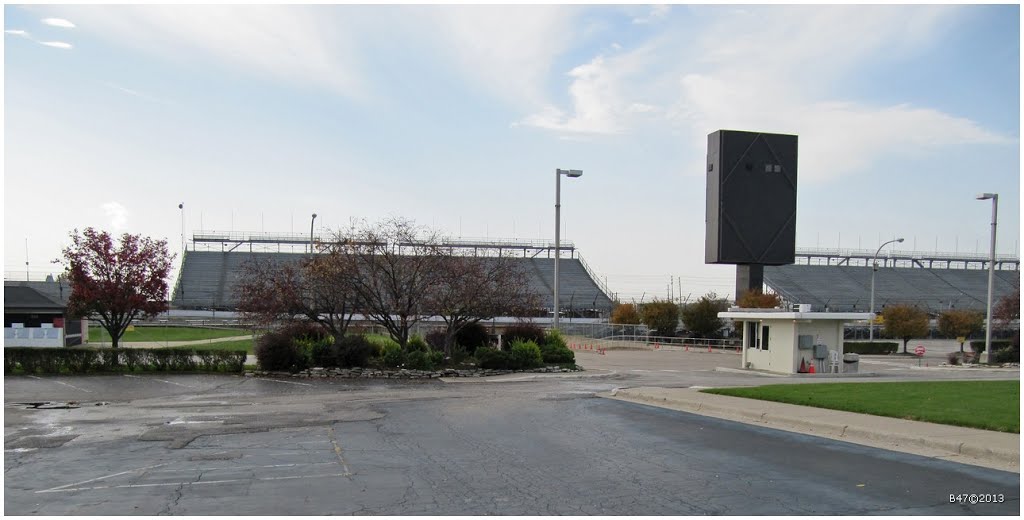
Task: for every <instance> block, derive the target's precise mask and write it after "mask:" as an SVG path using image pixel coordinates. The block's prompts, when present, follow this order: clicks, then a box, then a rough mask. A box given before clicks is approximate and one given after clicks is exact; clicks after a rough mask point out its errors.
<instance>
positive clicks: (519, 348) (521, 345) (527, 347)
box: [509, 341, 544, 369]
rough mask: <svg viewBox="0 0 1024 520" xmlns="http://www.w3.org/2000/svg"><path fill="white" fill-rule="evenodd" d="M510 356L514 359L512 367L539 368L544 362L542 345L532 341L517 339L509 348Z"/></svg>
mask: <svg viewBox="0 0 1024 520" xmlns="http://www.w3.org/2000/svg"><path fill="white" fill-rule="evenodd" d="M509 357H510V358H511V361H512V368H515V369H524V368H537V367H539V366H541V365H543V364H544V356H543V355H542V354H541V352H540V347H538V346H537V344H536V343H534V342H532V341H516V342H513V343H512V349H511V350H509Z"/></svg>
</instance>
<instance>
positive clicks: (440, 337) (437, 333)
mask: <svg viewBox="0 0 1024 520" xmlns="http://www.w3.org/2000/svg"><path fill="white" fill-rule="evenodd" d="M444 338H445V332H444V331H443V330H437V329H435V330H432V331H430V332H428V333H427V335H426V336H424V337H423V339H425V340H426V341H427V345H430V348H432V349H434V350H440V351H444Z"/></svg>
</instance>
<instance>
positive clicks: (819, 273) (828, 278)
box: [764, 250, 1020, 313]
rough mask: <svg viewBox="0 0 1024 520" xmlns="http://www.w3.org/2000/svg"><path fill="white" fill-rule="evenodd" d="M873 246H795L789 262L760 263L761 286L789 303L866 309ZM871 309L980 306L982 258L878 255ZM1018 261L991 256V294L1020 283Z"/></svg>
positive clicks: (984, 287)
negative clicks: (853, 248) (794, 256)
mask: <svg viewBox="0 0 1024 520" xmlns="http://www.w3.org/2000/svg"><path fill="white" fill-rule="evenodd" d="M873 255H874V251H868V252H866V254H865V251H846V252H843V251H838V250H833V251H829V250H798V251H797V263H795V264H793V265H782V266H765V269H764V280H765V285H767V286H768V288H770V289H771V290H772V291H774V292H776V293H778V294H779V295H780V296H782V298H783V299H784V300H786V301H787V302H789V303H804V304H810V305H811V306H812V308H813V309H815V310H826V309H827V310H830V311H867V310H868V309H869V307H870V300H871V267H870V266H871V261H872V257H873ZM878 262H879V267H878V271H876V272H875V310H876V311H878V310H880V309H882V308H884V307H885V306H886V305H890V304H912V305H917V306H919V307H922V308H924V309H927V310H929V311H930V312H933V313H938V312H941V311H943V310H946V309H951V308H954V309H979V310H983V309H985V304H986V298H987V295H988V269H987V268H988V259H987V258H984V257H978V256H977V255H954V254H935V253H932V254H917V253H905V252H904V253H893V254H890V255H888V256H886V257H884V258H883V257H879V258H878ZM1019 265H1020V261H1019V259H1016V258H1011V257H997V258H996V263H995V270H994V275H995V276H994V279H993V291H992V292H993V299H994V300H995V301H998V300H999V298H1001V297H1003V296H1006V295H1008V294H1010V293H1012V292H1013V291H1015V290H1018V289H1019V288H1020V271H1019V270H1018V269H1019Z"/></svg>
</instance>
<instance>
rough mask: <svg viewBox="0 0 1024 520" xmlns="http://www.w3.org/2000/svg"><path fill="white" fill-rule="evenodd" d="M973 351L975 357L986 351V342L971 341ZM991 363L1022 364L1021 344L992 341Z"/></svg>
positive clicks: (1007, 341) (1002, 340) (1000, 340)
mask: <svg viewBox="0 0 1024 520" xmlns="http://www.w3.org/2000/svg"><path fill="white" fill-rule="evenodd" d="M971 350H973V351H974V353H975V355H980V354H981V353H982V352H984V351H985V340H976V341H971ZM990 354H991V355H990V357H989V362H990V363H1020V343H1019V342H1014V341H1012V340H1008V339H994V340H992V352H991V353H990Z"/></svg>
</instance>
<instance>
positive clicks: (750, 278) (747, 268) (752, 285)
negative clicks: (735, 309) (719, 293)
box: [735, 264, 799, 303]
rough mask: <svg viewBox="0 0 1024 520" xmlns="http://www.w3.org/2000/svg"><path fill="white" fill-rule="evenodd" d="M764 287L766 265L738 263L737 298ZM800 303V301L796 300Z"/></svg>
mask: <svg viewBox="0 0 1024 520" xmlns="http://www.w3.org/2000/svg"><path fill="white" fill-rule="evenodd" d="M763 288H764V266H763V265H761V264H737V265H736V295H735V298H736V300H739V299H740V297H741V296H743V294H744V293H746V292H747V291H753V290H755V289H756V290H758V291H761V290H763ZM796 303H799V302H796Z"/></svg>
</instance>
